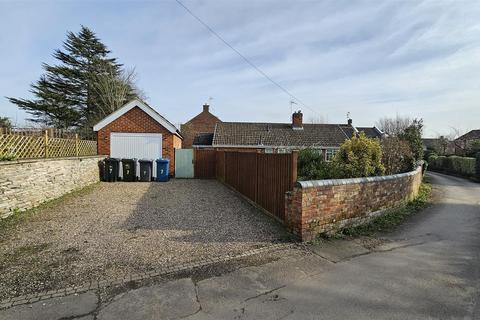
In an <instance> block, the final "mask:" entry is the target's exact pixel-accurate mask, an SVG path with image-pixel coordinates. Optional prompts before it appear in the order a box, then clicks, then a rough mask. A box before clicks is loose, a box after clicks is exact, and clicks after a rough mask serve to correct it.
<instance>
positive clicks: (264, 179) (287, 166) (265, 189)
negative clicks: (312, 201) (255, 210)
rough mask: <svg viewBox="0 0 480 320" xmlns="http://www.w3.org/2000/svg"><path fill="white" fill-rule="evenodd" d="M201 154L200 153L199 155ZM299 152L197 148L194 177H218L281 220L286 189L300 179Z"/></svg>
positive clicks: (291, 188)
mask: <svg viewBox="0 0 480 320" xmlns="http://www.w3.org/2000/svg"><path fill="white" fill-rule="evenodd" d="M197 155H198V156H197ZM297 156H298V154H297V153H296V152H293V153H290V154H265V153H254V152H233V151H212V150H208V151H207V150H197V151H196V153H195V157H196V159H195V170H196V169H197V167H198V168H201V171H200V172H199V174H198V175H197V173H196V172H195V177H199V178H217V179H218V180H220V181H222V182H224V183H225V184H227V185H229V186H230V187H232V188H233V189H235V190H237V191H238V192H240V193H241V194H242V195H244V196H245V197H247V198H248V199H250V200H251V201H253V202H255V203H256V204H258V205H259V206H261V207H262V208H263V209H265V210H266V211H268V212H269V213H271V214H272V215H273V216H274V217H276V218H277V219H279V220H280V221H282V222H283V221H284V219H285V193H286V192H287V191H291V190H293V186H294V184H295V182H296V180H297Z"/></svg>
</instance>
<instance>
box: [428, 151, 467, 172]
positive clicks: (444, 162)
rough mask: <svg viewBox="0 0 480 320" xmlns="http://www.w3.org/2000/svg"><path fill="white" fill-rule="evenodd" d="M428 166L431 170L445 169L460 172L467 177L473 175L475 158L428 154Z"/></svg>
mask: <svg viewBox="0 0 480 320" xmlns="http://www.w3.org/2000/svg"><path fill="white" fill-rule="evenodd" d="M428 164H429V167H430V168H431V169H433V170H439V171H445V172H447V173H454V174H460V175H464V176H468V177H473V176H474V175H475V172H476V169H475V166H476V159H475V158H469V157H459V156H450V157H446V156H433V155H432V156H430V158H428Z"/></svg>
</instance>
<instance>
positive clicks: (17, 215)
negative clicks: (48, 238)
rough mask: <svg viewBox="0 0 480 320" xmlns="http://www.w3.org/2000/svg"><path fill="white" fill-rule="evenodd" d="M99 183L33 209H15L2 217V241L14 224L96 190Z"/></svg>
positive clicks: (0, 231)
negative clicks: (10, 213) (9, 214)
mask: <svg viewBox="0 0 480 320" xmlns="http://www.w3.org/2000/svg"><path fill="white" fill-rule="evenodd" d="M98 185H99V183H94V184H92V185H89V186H86V187H84V188H81V189H77V190H74V191H72V192H69V193H66V194H64V195H63V196H61V197H59V198H56V199H52V200H49V201H46V202H44V203H42V204H41V205H39V206H37V207H35V208H32V209H29V210H25V211H20V210H18V209H14V210H13V214H12V215H11V216H9V217H8V218H5V219H0V241H1V240H2V237H3V236H5V235H6V232H7V231H8V230H9V229H11V228H13V227H14V226H16V225H18V224H19V223H22V222H24V221H27V220H28V219H29V218H31V217H32V216H33V215H34V214H36V213H38V212H39V211H41V210H44V209H49V208H53V207H55V206H57V205H59V204H61V203H63V202H65V201H67V200H69V199H72V198H74V197H78V196H82V195H86V194H89V193H90V192H92V191H93V190H95V188H97V186H98Z"/></svg>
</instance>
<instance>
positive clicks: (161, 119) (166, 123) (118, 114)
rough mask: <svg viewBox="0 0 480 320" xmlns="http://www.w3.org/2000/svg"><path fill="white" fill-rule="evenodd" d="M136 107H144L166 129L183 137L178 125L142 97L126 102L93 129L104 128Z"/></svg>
mask: <svg viewBox="0 0 480 320" xmlns="http://www.w3.org/2000/svg"><path fill="white" fill-rule="evenodd" d="M135 107H138V108H140V109H142V110H143V111H144V112H145V113H146V114H148V115H149V116H150V117H152V118H153V119H154V120H155V121H157V122H158V123H159V124H161V125H162V126H163V127H164V128H165V129H167V130H168V131H170V132H171V133H173V134H176V135H177V136H179V137H180V138H181V137H182V136H181V135H180V132H179V131H178V129H177V127H175V126H174V125H173V124H172V123H171V122H170V121H168V120H167V119H165V118H164V117H163V116H162V115H160V114H159V113H158V112H157V111H155V109H153V108H152V107H150V106H149V105H148V104H146V103H145V102H144V101H142V100H140V99H134V100H132V101H130V102H128V103H127V104H125V105H124V106H123V107H121V108H120V109H118V110H116V111H115V112H113V113H111V114H110V115H108V116H107V117H105V118H104V119H103V120H101V121H100V122H99V123H97V124H96V125H95V126H93V130H94V131H98V130H100V129H102V128H103V127H105V126H106V125H108V124H109V123H111V122H113V121H115V120H116V119H118V118H120V117H121V116H122V115H124V114H125V113H127V112H128V111H130V110H131V109H133V108H135Z"/></svg>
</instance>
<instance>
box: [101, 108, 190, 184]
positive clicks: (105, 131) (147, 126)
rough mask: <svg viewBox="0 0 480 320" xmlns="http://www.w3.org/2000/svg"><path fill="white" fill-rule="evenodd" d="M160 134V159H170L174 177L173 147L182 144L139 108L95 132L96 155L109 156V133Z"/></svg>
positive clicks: (171, 172)
mask: <svg viewBox="0 0 480 320" xmlns="http://www.w3.org/2000/svg"><path fill="white" fill-rule="evenodd" d="M111 132H130V133H161V134H162V157H163V158H167V159H170V175H172V176H173V175H175V150H174V148H175V147H178V148H181V145H182V142H181V139H180V138H179V137H178V136H175V135H174V134H172V133H171V132H170V131H168V130H167V129H166V128H164V127H163V126H162V125H160V124H159V123H158V122H157V121H155V120H154V119H153V118H152V117H150V116H149V115H148V114H146V113H145V112H144V111H143V110H142V109H140V108H139V107H135V108H133V109H131V110H129V111H128V112H127V113H125V114H124V115H122V116H120V117H119V118H118V119H116V120H114V121H112V122H111V123H109V124H108V125H106V126H105V127H103V128H102V129H100V130H99V131H98V132H97V141H98V144H97V148H98V154H102V155H110V133H111Z"/></svg>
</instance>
